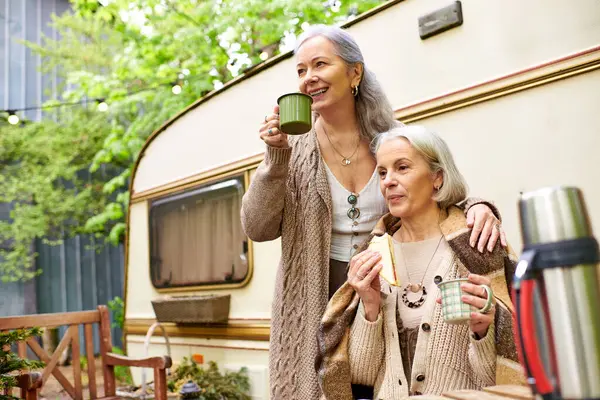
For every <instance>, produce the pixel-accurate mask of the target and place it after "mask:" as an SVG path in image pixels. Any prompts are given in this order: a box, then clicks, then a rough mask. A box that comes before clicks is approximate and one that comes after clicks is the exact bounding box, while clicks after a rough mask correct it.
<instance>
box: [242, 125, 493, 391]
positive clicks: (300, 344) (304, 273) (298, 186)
mask: <svg viewBox="0 0 600 400" xmlns="http://www.w3.org/2000/svg"><path fill="white" fill-rule="evenodd" d="M478 203H485V204H486V205H488V206H489V207H490V208H491V209H492V210H493V211H494V212H495V213H496V215H497V216H498V215H499V214H498V212H497V210H496V209H495V207H494V206H493V205H491V204H490V203H486V202H484V201H482V200H480V199H468V200H467V201H466V202H465V203H464V204H463V205H462V208H464V209H465V210H468V208H469V207H471V206H473V205H475V204H478ZM331 208H332V200H331V193H330V189H329V183H328V181H327V175H326V171H325V165H324V162H323V159H322V157H321V153H320V150H319V145H318V141H317V135H316V132H315V131H314V130H313V131H311V132H310V133H308V134H306V135H301V136H294V137H290V148H286V149H280V148H274V147H267V151H266V153H265V159H264V160H263V162H262V163H261V164H260V165H259V167H258V169H257V170H256V173H255V175H254V176H253V178H252V182H251V183H250V187H249V189H248V191H247V192H246V194H245V195H244V198H243V200H242V211H241V218H242V226H243V228H244V231H245V233H246V235H248V237H249V238H250V239H251V240H254V241H256V242H262V241H268V240H274V239H277V238H279V237H281V250H282V255H281V261H280V263H279V267H278V268H277V276H276V278H275V291H274V294H273V303H272V311H271V338H270V348H269V375H270V389H271V398H272V399H277V400H279V399H285V400H296V399H298V400H315V399H318V398H319V397H320V394H321V390H320V388H319V384H318V381H317V374H316V372H315V360H316V357H317V354H318V352H317V350H318V349H317V338H316V337H317V330H318V328H319V322H320V320H321V317H322V316H323V313H324V312H325V308H326V306H327V302H328V290H329V289H328V282H329V252H330V239H331V229H332V227H331V224H332V221H331V220H332V211H331Z"/></svg>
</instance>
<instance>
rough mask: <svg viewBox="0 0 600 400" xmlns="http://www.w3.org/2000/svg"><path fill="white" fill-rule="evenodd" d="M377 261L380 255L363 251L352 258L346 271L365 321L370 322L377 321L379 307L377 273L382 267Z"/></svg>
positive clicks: (379, 285)
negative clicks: (358, 297) (356, 294)
mask: <svg viewBox="0 0 600 400" xmlns="http://www.w3.org/2000/svg"><path fill="white" fill-rule="evenodd" d="M379 261H381V254H379V253H377V252H373V251H371V250H365V251H363V252H360V253H358V254H356V255H355V256H354V257H352V259H351V260H350V269H349V270H348V283H349V284H350V286H352V287H353V288H354V290H355V291H356V293H358V295H359V296H360V299H361V300H362V302H363V306H364V309H365V319H366V320H367V321H370V322H373V321H376V320H377V317H378V316H379V308H380V307H381V293H380V290H381V283H380V282H379V271H381V268H382V267H383V265H382V264H378V263H379Z"/></svg>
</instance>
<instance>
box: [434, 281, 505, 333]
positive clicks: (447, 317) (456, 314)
mask: <svg viewBox="0 0 600 400" xmlns="http://www.w3.org/2000/svg"><path fill="white" fill-rule="evenodd" d="M468 281H469V280H468V279H467V278H461V279H453V280H451V281H444V282H440V283H439V284H438V287H439V288H440V291H441V292H442V316H443V317H444V322H445V323H447V324H465V323H468V322H469V320H470V319H471V313H472V312H474V311H475V312H481V313H485V312H487V311H489V310H490V309H491V308H492V304H493V302H494V295H493V293H492V289H491V288H490V287H489V286H487V285H480V286H481V287H482V288H484V289H485V291H486V293H487V301H486V303H485V305H484V306H483V308H482V309H478V308H476V307H473V306H472V305H470V304H467V303H464V302H463V301H462V296H463V295H464V294H467V293H465V292H464V291H463V290H462V289H461V287H460V285H461V284H462V283H463V282H468Z"/></svg>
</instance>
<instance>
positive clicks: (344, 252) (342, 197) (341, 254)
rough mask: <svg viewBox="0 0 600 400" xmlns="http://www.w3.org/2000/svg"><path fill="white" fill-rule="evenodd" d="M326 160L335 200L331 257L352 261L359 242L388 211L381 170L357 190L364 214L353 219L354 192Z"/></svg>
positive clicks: (360, 206)
mask: <svg viewBox="0 0 600 400" xmlns="http://www.w3.org/2000/svg"><path fill="white" fill-rule="evenodd" d="M324 164H325V170H326V171H327V181H328V182H329V188H330V191H331V200H332V228H331V247H330V258H333V259H334V260H338V261H344V262H348V261H350V258H352V254H353V253H354V251H355V250H356V249H357V248H358V246H359V245H360V244H361V243H362V242H363V241H364V240H365V239H367V237H368V236H369V234H370V233H371V231H372V230H373V228H374V227H375V224H376V223H377V221H378V220H379V218H381V216H382V215H383V214H385V213H386V212H387V204H386V202H385V198H384V197H383V195H382V194H381V191H380V189H379V181H378V175H377V171H374V172H373V175H372V176H371V179H369V182H368V183H367V184H366V185H365V187H364V188H363V189H362V190H361V191H360V193H357V194H356V196H357V203H356V205H355V207H356V208H358V209H359V210H360V216H359V217H358V218H356V219H355V220H352V219H350V218H349V217H348V210H350V208H351V205H350V203H348V196H350V195H351V194H352V193H351V192H350V191H349V190H348V189H346V188H345V187H344V186H343V185H342V184H341V183H340V182H339V181H338V180H337V178H336V177H335V175H334V174H333V172H331V170H330V169H329V167H328V166H327V164H326V163H324Z"/></svg>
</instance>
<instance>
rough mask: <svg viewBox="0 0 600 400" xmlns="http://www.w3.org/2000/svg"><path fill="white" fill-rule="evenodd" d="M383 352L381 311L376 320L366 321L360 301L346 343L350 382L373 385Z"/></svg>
mask: <svg viewBox="0 0 600 400" xmlns="http://www.w3.org/2000/svg"><path fill="white" fill-rule="evenodd" d="M384 352H385V344H384V338H383V316H382V313H381V312H380V313H379V316H378V317H377V320H376V321H374V322H369V321H367V320H366V319H365V316H364V310H363V307H362V302H361V303H360V305H359V307H358V312H357V314H356V318H354V323H353V324H352V327H351V328H350V340H349V345H348V353H349V354H348V356H349V360H350V375H351V379H352V383H357V384H361V385H368V386H373V385H374V384H375V381H376V380H377V375H378V374H379V370H380V368H381V363H382V362H383V356H384Z"/></svg>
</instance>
